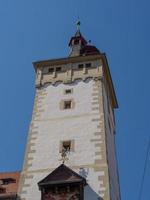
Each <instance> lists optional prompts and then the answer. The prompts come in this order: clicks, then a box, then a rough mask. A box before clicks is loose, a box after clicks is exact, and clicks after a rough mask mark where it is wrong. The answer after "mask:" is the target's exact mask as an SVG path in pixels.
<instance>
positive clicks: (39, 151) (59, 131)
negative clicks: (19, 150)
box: [21, 80, 105, 200]
mask: <svg viewBox="0 0 150 200" xmlns="http://www.w3.org/2000/svg"><path fill="white" fill-rule="evenodd" d="M93 85H94V81H93V80H88V81H86V82H83V81H76V82H75V83H73V84H70V85H68V84H63V83H61V84H58V85H55V86H53V85H47V86H46V87H45V88H44V91H45V92H46V96H45V98H44V99H42V100H41V101H42V108H41V109H44V112H43V113H42V114H41V117H40V118H39V117H38V118H37V119H36V118H35V119H34V121H33V122H34V126H36V127H37V131H38V135H37V139H36V140H35V141H34V146H33V147H32V150H35V153H34V154H33V153H32V155H31V156H32V157H33V160H31V161H30V162H31V164H32V166H30V167H29V168H28V171H29V172H31V174H35V175H34V178H33V179H26V180H25V184H30V185H31V187H29V188H27V189H26V190H27V194H22V196H21V197H22V198H26V199H27V200H40V192H39V191H38V186H37V183H38V182H39V181H40V180H41V179H42V178H44V177H45V176H47V175H48V174H49V173H50V171H48V169H55V168H56V167H58V166H59V165H60V164H61V161H60V158H61V156H60V153H59V144H60V141H62V140H75V152H70V154H69V156H68V157H69V160H68V161H67V162H66V163H65V164H66V165H67V166H71V167H72V166H76V169H73V170H75V171H77V172H78V173H79V171H80V167H81V165H93V164H94V161H95V159H96V156H95V151H96V147H95V145H94V143H92V142H91V139H93V137H94V133H95V132H97V123H93V122H92V119H93V118H98V117H99V116H100V113H99V110H95V111H93V110H92V93H93ZM69 88H70V89H72V88H73V93H72V94H68V95H65V94H64V89H69ZM62 99H74V102H75V108H74V109H70V110H60V106H59V104H60V101H61V100H62ZM28 157H30V154H29V155H28ZM77 166H79V168H78V167H77ZM38 170H46V172H42V173H41V172H34V171H38ZM85 170H86V171H87V172H88V173H87V177H86V179H87V182H88V184H89V186H88V187H86V189H85V199H86V200H97V198H98V191H100V181H99V180H98V177H100V176H105V174H104V172H103V171H99V172H95V171H94V169H93V168H92V167H91V168H90V167H88V168H87V169H85ZM102 184H103V183H102ZM101 190H103V188H101Z"/></svg>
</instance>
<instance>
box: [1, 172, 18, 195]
mask: <svg viewBox="0 0 150 200" xmlns="http://www.w3.org/2000/svg"><path fill="white" fill-rule="evenodd" d="M19 178H20V172H6V173H0V199H5V198H11V199H12V198H14V197H16V195H17V190H18V184H19Z"/></svg>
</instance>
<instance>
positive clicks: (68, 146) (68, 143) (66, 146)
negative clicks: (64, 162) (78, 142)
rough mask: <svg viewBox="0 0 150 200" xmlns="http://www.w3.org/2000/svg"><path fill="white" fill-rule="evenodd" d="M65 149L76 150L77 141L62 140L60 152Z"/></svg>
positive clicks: (68, 150) (67, 150)
mask: <svg viewBox="0 0 150 200" xmlns="http://www.w3.org/2000/svg"><path fill="white" fill-rule="evenodd" d="M63 150H65V151H66V152H70V151H71V152H74V151H75V141H74V140H65V141H60V147H59V152H60V153H62V151H63Z"/></svg>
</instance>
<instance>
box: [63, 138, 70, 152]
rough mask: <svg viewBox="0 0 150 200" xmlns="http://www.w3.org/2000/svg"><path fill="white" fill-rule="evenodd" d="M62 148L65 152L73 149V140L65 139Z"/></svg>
mask: <svg viewBox="0 0 150 200" xmlns="http://www.w3.org/2000/svg"><path fill="white" fill-rule="evenodd" d="M62 148H63V150H64V151H65V152H68V151H70V149H71V141H64V142H63V144H62Z"/></svg>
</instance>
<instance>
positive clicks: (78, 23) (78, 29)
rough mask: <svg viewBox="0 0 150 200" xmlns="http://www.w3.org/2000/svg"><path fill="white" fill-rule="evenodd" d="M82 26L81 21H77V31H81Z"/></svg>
mask: <svg viewBox="0 0 150 200" xmlns="http://www.w3.org/2000/svg"><path fill="white" fill-rule="evenodd" d="M80 25H81V22H80V20H78V21H77V31H80Z"/></svg>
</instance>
